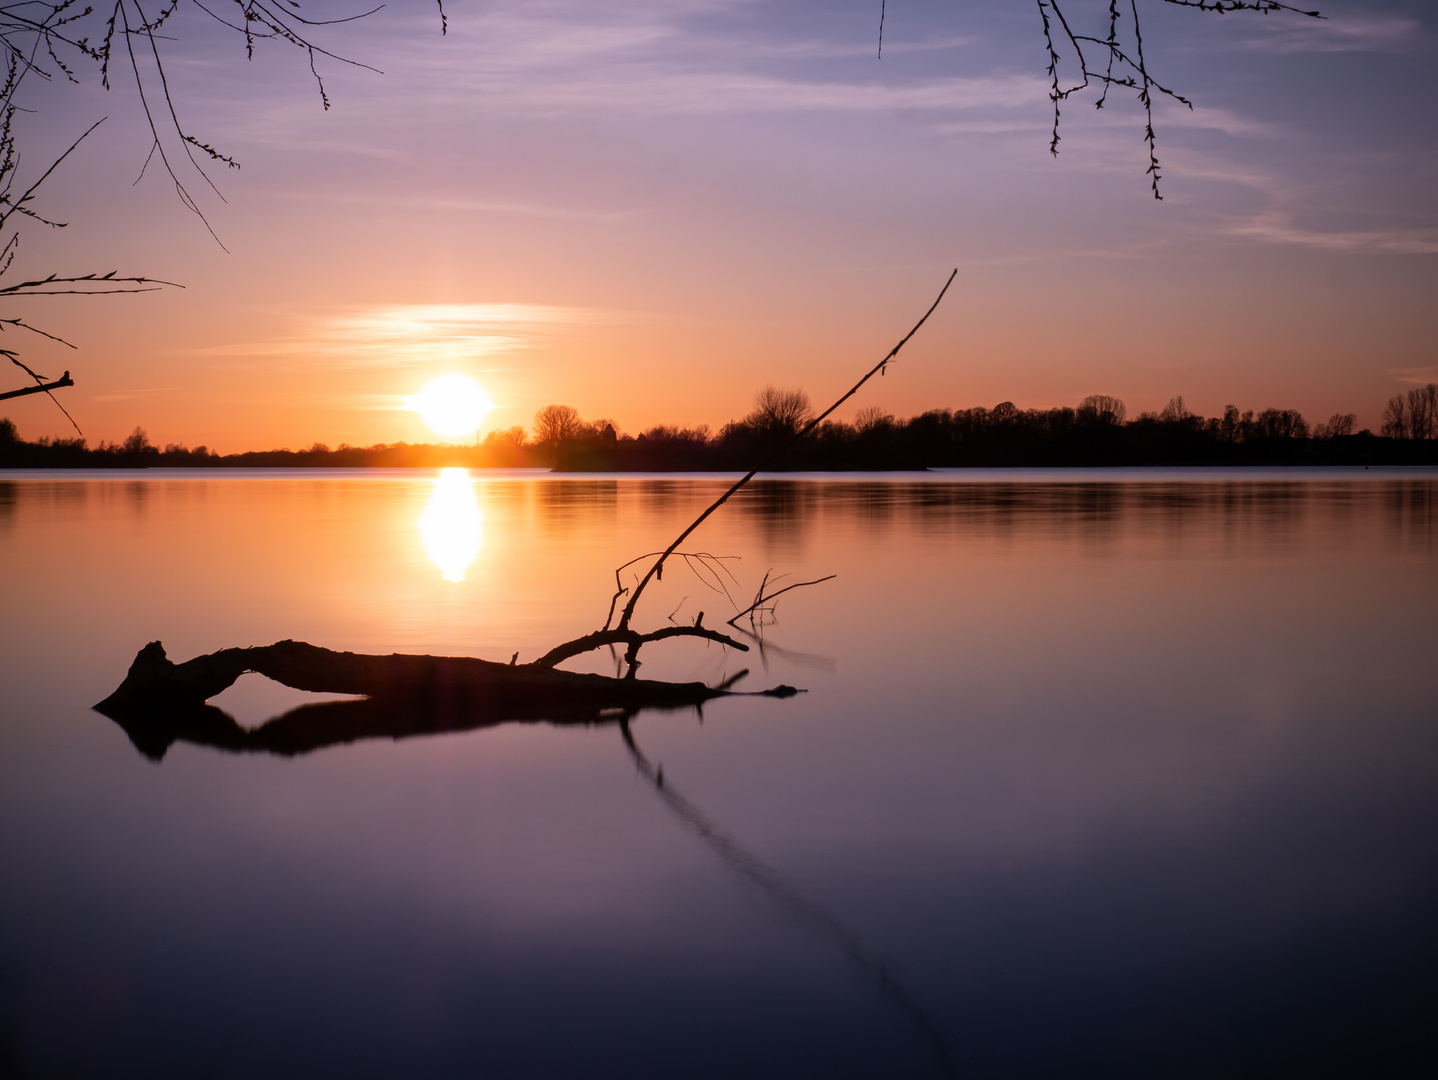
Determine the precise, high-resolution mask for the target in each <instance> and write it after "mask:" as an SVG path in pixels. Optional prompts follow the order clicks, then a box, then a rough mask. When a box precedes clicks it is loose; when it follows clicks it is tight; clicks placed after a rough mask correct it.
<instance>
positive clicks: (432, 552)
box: [419, 469, 484, 581]
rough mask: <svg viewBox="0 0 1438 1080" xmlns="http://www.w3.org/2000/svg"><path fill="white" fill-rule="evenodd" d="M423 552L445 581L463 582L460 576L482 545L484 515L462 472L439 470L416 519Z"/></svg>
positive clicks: (471, 483)
mask: <svg viewBox="0 0 1438 1080" xmlns="http://www.w3.org/2000/svg"><path fill="white" fill-rule="evenodd" d="M419 532H420V536H421V537H423V539H424V550H425V551H426V552H428V554H429V557H430V558H431V559H433V560H434V564H435V565H436V566H438V567H439V569H440V571H441V572H442V573H443V575H444V580H445V581H463V580H464V572H465V571H466V570H468V569H469V565H470V563H472V562H474V560H475V559H476V558H477V557H478V555H479V549H480V547H481V546H483V544H484V513H483V512H482V511H481V510H480V508H479V500H478V499H477V498H475V494H474V481H473V480H471V479H470V478H469V473H468V472H467V471H465V470H464V469H441V470H440V472H439V476H438V478H436V480H435V482H434V494H433V495H431V496H430V499H429V505H428V506H426V507H425V508H424V513H423V514H421V515H420V517H419Z"/></svg>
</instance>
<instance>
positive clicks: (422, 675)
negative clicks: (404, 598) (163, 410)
mask: <svg viewBox="0 0 1438 1080" xmlns="http://www.w3.org/2000/svg"><path fill="white" fill-rule="evenodd" d="M661 633H662V632H661ZM736 644H737V643H736ZM741 648H742V646H741ZM251 671H253V672H257V673H259V674H261V675H265V676H267V677H269V678H271V679H274V680H275V681H276V682H278V683H283V684H284V685H285V686H289V687H293V688H294V689H296V690H308V691H312V692H315V693H325V694H354V695H359V696H361V697H363V698H364V699H365V700H361V701H344V702H327V703H322V704H317V705H306V706H302V707H301V708H299V709H296V710H294V711H292V712H290V713H287V714H285V715H284V716H282V717H279V718H278V719H276V720H272V721H270V722H269V723H267V724H265V725H263V726H262V727H259V728H256V729H254V730H246V729H245V728H243V727H241V726H240V725H239V724H237V723H235V721H234V719H233V718H231V717H230V716H229V715H228V714H227V713H225V712H224V711H223V710H221V709H218V708H215V707H214V706H210V705H207V704H206V703H207V701H208V700H209V699H210V698H212V697H214V696H215V695H216V694H218V693H220V692H221V691H223V690H225V689H226V688H228V687H230V686H232V685H233V684H234V682H235V680H236V679H238V678H239V677H240V676H241V675H243V674H245V673H246V672H251ZM731 682H732V680H731ZM728 686H729V683H725V684H722V685H720V686H708V685H706V684H704V683H702V682H686V683H674V682H660V681H657V680H653V679H616V678H612V677H610V676H607V675H590V674H583V673H580V672H574V671H561V670H557V669H555V668H552V667H543V666H540V665H537V664H513V663H511V664H501V663H497V662H495V661H492V660H479V659H476V658H474V657H469V656H415V655H407V654H404V653H392V654H390V655H388V656H374V655H366V654H363V653H349V652H335V651H333V650H331V649H323V648H320V647H319V646H318V645H310V644H308V643H306V642H303V641H280V642H276V643H275V644H274V645H263V646H259V647H256V648H251V649H221V650H220V651H219V652H214V653H208V654H206V655H203V656H197V657H195V658H194V659H192V660H186V661H185V662H184V663H181V664H176V663H174V662H173V661H171V660H170V659H169V658H168V657H167V656H166V655H165V648H164V646H163V645H161V644H160V643H159V642H158V641H152V642H150V644H148V645H146V646H145V647H144V648H143V649H141V650H140V652H139V654H138V655H137V656H136V657H135V661H134V663H132V664H131V665H130V671H129V673H128V674H127V675H126V676H125V680H124V682H122V683H121V684H120V685H119V687H118V688H117V689H116V690H115V692H114V693H113V694H111V695H110V696H109V697H107V698H106V699H105V700H104V701H102V702H100V703H99V704H98V705H96V706H95V708H96V710H98V711H99V712H101V713H103V714H104V715H105V716H108V717H110V718H111V719H112V720H115V721H116V722H117V723H119V724H120V725H121V727H123V728H124V729H125V731H126V733H127V734H129V736H130V739H131V741H132V742H134V743H135V745H136V747H137V748H138V749H139V750H140V751H141V752H142V753H144V754H146V755H147V756H149V757H152V758H157V759H158V758H159V757H161V756H163V755H164V752H165V750H166V749H168V747H169V745H170V744H171V743H172V742H174V741H175V740H176V739H183V740H186V741H189V742H196V743H201V744H203V745H209V746H216V747H219V748H221V749H227V750H234V751H256V752H267V753H276V754H296V753H304V752H306V751H308V750H314V749H318V748H319V747H322V746H331V745H335V744H338V743H346V742H353V741H355V740H356V739H362V738H384V737H387V738H392V739H394V738H403V737H405V736H408V735H422V734H428V733H432V732H438V731H464V730H470V729H473V728H477V727H486V726H490V725H493V724H497V723H501V722H503V721H506V720H548V721H552V722H555V723H594V722H596V721H601V720H617V719H620V718H622V717H625V716H630V715H633V714H634V713H636V712H638V711H639V710H640V709H650V708H658V709H665V708H668V709H674V708H685V707H693V706H699V705H703V704H704V702H706V701H710V700H712V699H714V698H718V697H733V696H742V695H739V694H736V692H735V691H732V690H730V689H728ZM797 693H799V691H798V690H796V689H794V687H792V686H776V687H774V688H772V689H770V690H765V691H762V692H761V694H760V695H759V696H764V697H790V696H792V695H793V694H797ZM750 696H752V695H750Z"/></svg>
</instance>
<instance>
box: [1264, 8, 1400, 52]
mask: <svg viewBox="0 0 1438 1080" xmlns="http://www.w3.org/2000/svg"><path fill="white" fill-rule="evenodd" d="M1260 25H1261V27H1262V29H1263V30H1264V31H1265V32H1264V33H1262V34H1261V35H1254V36H1252V37H1249V38H1248V40H1247V41H1245V42H1244V46H1245V47H1246V48H1249V49H1260V50H1267V51H1270V52H1282V53H1334V52H1407V51H1410V50H1412V49H1414V48H1418V47H1421V46H1422V44H1423V42H1424V39H1425V37H1426V35H1425V32H1424V30H1423V26H1422V24H1421V23H1419V22H1418V20H1417V19H1412V18H1408V17H1406V16H1394V15H1377V16H1361V15H1360V16H1353V15H1346V16H1341V17H1334V18H1324V19H1282V20H1280V19H1273V20H1268V19H1265V20H1263V22H1262V24H1260Z"/></svg>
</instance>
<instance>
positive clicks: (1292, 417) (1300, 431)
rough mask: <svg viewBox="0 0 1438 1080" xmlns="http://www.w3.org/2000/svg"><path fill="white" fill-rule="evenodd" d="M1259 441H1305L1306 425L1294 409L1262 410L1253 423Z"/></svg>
mask: <svg viewBox="0 0 1438 1080" xmlns="http://www.w3.org/2000/svg"><path fill="white" fill-rule="evenodd" d="M1254 433H1255V435H1256V436H1257V437H1258V438H1260V439H1306V438H1308V424H1307V422H1306V421H1305V420H1304V419H1303V414H1302V413H1300V412H1299V411H1298V410H1296V409H1264V410H1263V411H1262V412H1261V413H1259V414H1258V419H1257V420H1255V421H1254Z"/></svg>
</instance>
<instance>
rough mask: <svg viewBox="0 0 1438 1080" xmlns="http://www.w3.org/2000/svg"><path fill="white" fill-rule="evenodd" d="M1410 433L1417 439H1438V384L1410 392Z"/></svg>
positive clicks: (1430, 384)
mask: <svg viewBox="0 0 1438 1080" xmlns="http://www.w3.org/2000/svg"><path fill="white" fill-rule="evenodd" d="M1408 432H1409V434H1410V435H1411V436H1412V437H1413V438H1415V439H1432V438H1438V383H1429V384H1428V385H1427V386H1418V387H1414V388H1413V389H1412V390H1409V391H1408Z"/></svg>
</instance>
